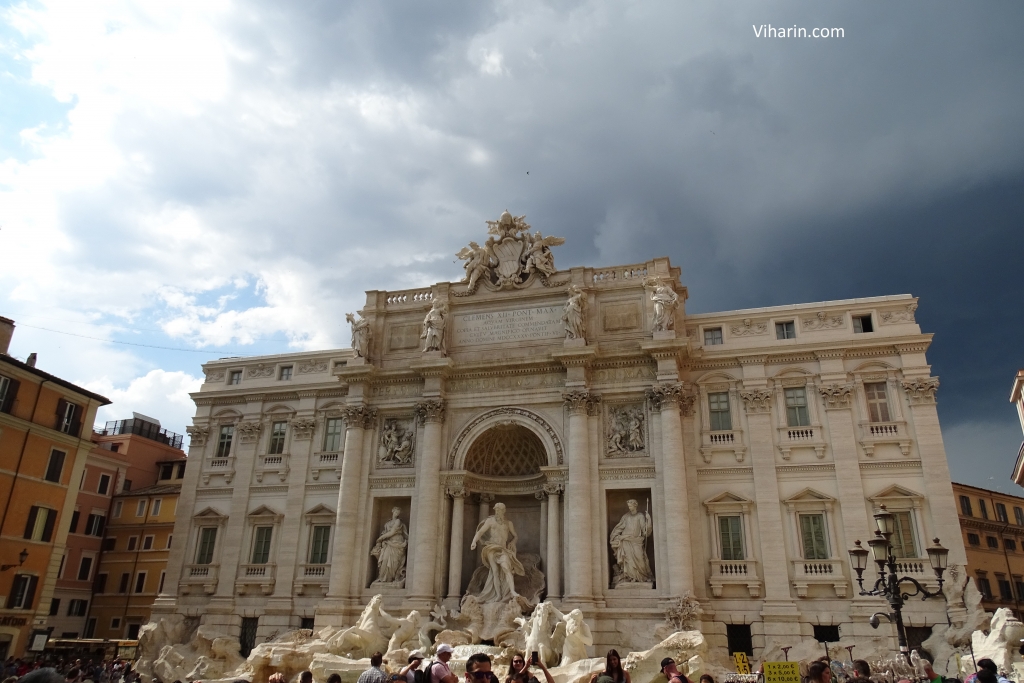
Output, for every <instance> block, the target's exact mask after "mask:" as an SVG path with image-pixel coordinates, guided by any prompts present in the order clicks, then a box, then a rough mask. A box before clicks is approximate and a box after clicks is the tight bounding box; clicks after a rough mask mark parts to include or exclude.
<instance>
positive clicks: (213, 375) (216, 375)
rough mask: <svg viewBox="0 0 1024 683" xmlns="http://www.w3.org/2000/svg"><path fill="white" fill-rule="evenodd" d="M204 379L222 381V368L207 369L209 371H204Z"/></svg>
mask: <svg viewBox="0 0 1024 683" xmlns="http://www.w3.org/2000/svg"><path fill="white" fill-rule="evenodd" d="M206 381H207V382H222V381H224V371H223V370H209V371H207V373H206Z"/></svg>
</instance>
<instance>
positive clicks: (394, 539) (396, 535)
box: [370, 507, 409, 588]
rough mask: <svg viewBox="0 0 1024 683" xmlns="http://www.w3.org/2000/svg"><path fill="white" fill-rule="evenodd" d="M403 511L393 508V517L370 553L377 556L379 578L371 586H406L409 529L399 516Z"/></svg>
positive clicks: (385, 525) (386, 524)
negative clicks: (406, 552) (406, 553)
mask: <svg viewBox="0 0 1024 683" xmlns="http://www.w3.org/2000/svg"><path fill="white" fill-rule="evenodd" d="M401 514H402V511H401V510H400V509H398V508H397V507H395V508H391V519H389V520H388V521H387V523H385V524H384V530H383V531H381V532H380V536H378V537H377V540H376V542H375V543H374V544H373V550H371V551H370V555H371V556H373V557H375V558H377V579H376V580H375V581H374V582H373V583H371V584H370V585H371V586H396V587H398V588H404V587H405V550H406V547H408V545H409V530H408V529H407V528H406V526H405V523H404V522H402V520H401V519H400V518H399V515H401Z"/></svg>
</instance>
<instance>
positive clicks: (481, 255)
mask: <svg viewBox="0 0 1024 683" xmlns="http://www.w3.org/2000/svg"><path fill="white" fill-rule="evenodd" d="M455 256H456V257H458V258H459V259H462V260H463V261H465V263H463V264H462V267H463V268H464V269H465V270H466V276H465V277H464V278H462V281H463V282H468V283H469V288H470V289H473V288H474V287H476V282H477V280H479V279H480V276H481V275H483V274H484V273H486V272H487V269H488V268H490V267H491V265H493V264H492V261H493V254H491V250H490V247H489V246H484V247H481V246H480V245H479V244H477V243H476V242H470V243H469V246H468V247H463V248H462V250H461V251H459V252H458V253H457V254H455Z"/></svg>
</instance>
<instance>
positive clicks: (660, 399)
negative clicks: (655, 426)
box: [644, 382, 697, 417]
mask: <svg viewBox="0 0 1024 683" xmlns="http://www.w3.org/2000/svg"><path fill="white" fill-rule="evenodd" d="M644 393H645V395H646V396H647V400H648V401H650V403H651V408H652V409H654V410H656V411H662V410H665V409H670V406H673V405H675V406H677V407H678V409H679V411H680V412H681V413H682V414H683V416H685V417H689V416H690V415H693V405H694V403H695V402H696V400H697V396H696V394H695V393H693V391H692V389H691V387H690V386H688V385H687V384H686V383H683V382H680V383H678V384H658V385H655V386H653V387H651V388H650V389H648V390H647V391H646V392H644Z"/></svg>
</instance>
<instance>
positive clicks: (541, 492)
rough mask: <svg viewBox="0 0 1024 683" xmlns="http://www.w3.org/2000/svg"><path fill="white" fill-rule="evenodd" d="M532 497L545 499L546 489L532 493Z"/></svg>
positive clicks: (546, 495)
mask: <svg viewBox="0 0 1024 683" xmlns="http://www.w3.org/2000/svg"><path fill="white" fill-rule="evenodd" d="M533 497H534V498H536V499H537V500H547V497H548V494H547V491H537V492H536V493H534V494H533Z"/></svg>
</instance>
